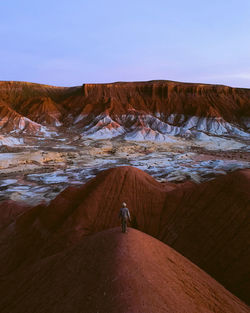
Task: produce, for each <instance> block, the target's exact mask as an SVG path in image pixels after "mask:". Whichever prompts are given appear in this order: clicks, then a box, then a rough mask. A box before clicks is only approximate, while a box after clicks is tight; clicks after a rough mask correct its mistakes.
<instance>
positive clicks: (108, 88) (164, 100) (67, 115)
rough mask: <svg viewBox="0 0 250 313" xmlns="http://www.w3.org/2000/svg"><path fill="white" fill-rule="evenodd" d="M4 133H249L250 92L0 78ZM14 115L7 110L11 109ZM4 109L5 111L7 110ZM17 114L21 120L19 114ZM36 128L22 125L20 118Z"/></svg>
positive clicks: (149, 136)
mask: <svg viewBox="0 0 250 313" xmlns="http://www.w3.org/2000/svg"><path fill="white" fill-rule="evenodd" d="M0 101H1V103H2V105H3V104H4V106H5V111H4V112H1V111H0V117H1V118H2V119H4V120H5V123H4V125H2V126H1V125H0V126H1V129H2V132H3V131H5V130H6V129H7V130H8V131H9V130H10V129H13V130H15V131H18V130H19V129H20V131H22V130H23V129H24V128H26V129H27V130H29V133H36V131H37V132H39V130H40V129H39V127H42V125H43V127H45V126H46V127H52V128H56V129H57V130H58V131H60V129H61V128H60V127H61V126H62V127H63V126H64V127H67V128H71V129H72V130H74V131H77V132H79V133H80V134H81V135H82V136H83V137H84V138H86V137H90V138H96V139H100V138H101V139H102V138H107V137H108V138H110V137H122V138H125V139H126V140H157V141H171V140H173V139H172V138H171V136H184V137H191V138H193V137H194V138H198V139H204V138H205V139H207V137H206V136H207V135H212V136H216V135H225V136H227V135H230V136H236V137H244V138H245V137H247V138H248V137H249V126H250V124H249V122H250V111H249V103H250V90H249V89H243V88H231V87H227V86H220V85H205V84H191V83H178V82H172V81H149V82H132V83H125V82H124V83H122V82H121V83H112V84H84V85H83V86H80V87H71V88H66V87H52V86H47V85H39V84H31V83H22V82H0ZM7 109H8V110H9V111H10V112H12V114H11V113H8V114H6V110H7ZM2 111H3V110H2ZM15 115H16V116H18V118H16V117H15ZM21 117H22V118H23V119H25V121H26V124H27V123H28V122H29V123H32V122H33V123H34V125H36V128H37V130H36V129H34V127H31V128H27V126H25V127H24V126H23V124H24V122H22V123H21V126H20V121H19V119H20V118H21Z"/></svg>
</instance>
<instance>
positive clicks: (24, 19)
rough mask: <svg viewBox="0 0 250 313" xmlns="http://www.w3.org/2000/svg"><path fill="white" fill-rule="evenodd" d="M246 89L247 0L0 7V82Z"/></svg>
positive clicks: (85, 0)
mask: <svg viewBox="0 0 250 313" xmlns="http://www.w3.org/2000/svg"><path fill="white" fill-rule="evenodd" d="M154 79H166V80H175V81H184V82H200V83H214V84H224V85H229V86H234V87H246V88H250V0H209V1H201V0H175V1H173V0H171V1H169V0H154V1H152V0H150V1H148V0H126V1H120V0H103V1H101V0H70V1H69V0H67V1H66V0H60V1H58V0H49V1H48V0H43V1H41V0H36V1H34V0H8V1H5V0H0V80H15V81H29V82H36V83H44V84H50V85H56V86H76V85H81V84H83V83H105V82H115V81H145V80H154Z"/></svg>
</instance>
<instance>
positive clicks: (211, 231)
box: [0, 167, 250, 312]
mask: <svg viewBox="0 0 250 313" xmlns="http://www.w3.org/2000/svg"><path fill="white" fill-rule="evenodd" d="M249 181H250V170H240V171H236V172H233V173H230V174H228V175H225V176H221V177H218V178H216V179H215V180H213V181H209V182H206V183H202V184H199V185H197V184H194V183H186V184H180V185H176V186H174V185H173V184H161V183H159V182H157V181H155V180H154V179H153V178H152V177H151V176H149V175H148V174H146V173H144V172H143V171H141V170H139V169H136V168H132V167H120V168H114V169H110V170H107V171H103V172H101V173H100V174H98V175H97V177H96V178H94V179H92V180H90V181H89V182H88V183H86V184H85V185H83V186H82V187H81V188H72V187H70V188H68V189H66V190H64V191H63V192H62V193H61V194H60V195H59V196H57V197H56V199H55V200H53V201H51V203H50V205H49V206H47V207H46V206H44V205H40V206H36V207H34V208H32V209H29V210H28V211H26V212H25V213H24V214H22V215H21V216H19V217H18V218H17V219H16V222H15V223H11V224H9V226H8V225H7V226H5V228H4V229H3V230H2V232H1V234H0V240H1V241H0V243H1V247H0V251H1V254H0V271H1V273H2V274H1V275H6V273H10V274H11V273H16V271H21V272H22V268H27V267H29V265H30V264H39V263H40V262H43V261H44V260H46V259H47V258H50V257H53V255H55V254H57V253H64V252H65V250H66V249H68V248H71V247H72V246H74V245H75V244H78V243H79V242H81V241H82V240H83V238H84V237H85V236H88V235H91V234H94V233H97V232H100V231H102V230H105V229H109V228H112V227H115V226H118V225H119V221H118V212H119V208H120V205H121V203H122V202H123V201H125V202H127V204H128V207H129V209H130V211H131V215H132V223H131V226H132V227H133V228H137V229H138V230H140V231H142V232H144V233H147V234H149V235H151V236H153V237H156V238H158V239H160V240H161V241H163V242H164V243H166V244H168V245H170V246H171V247H172V248H174V249H175V250H177V251H178V252H180V253H181V254H182V255H184V256H185V257H187V258H189V259H190V260H191V261H193V262H194V263H195V264H196V265H198V266H199V267H201V268H202V269H204V270H205V271H206V272H207V273H209V274H210V275H211V276H213V277H214V278H215V279H216V280H217V281H219V282H220V283H222V284H223V285H224V286H225V287H226V288H227V289H228V290H230V291H231V292H233V293H234V294H236V295H237V296H238V297H240V298H241V299H242V300H244V301H245V302H247V301H248V300H249V299H248V295H249V291H250V283H249V274H248V265H249V264H250V259H249V250H248V249H249V238H250V236H249V235H250V229H249V223H248V222H249V211H250V210H249V209H250V206H249V203H250V201H249V200H250V190H249ZM138 249H139V248H138ZM13 275H14V274H13ZM197 312H200V311H197ZM218 312H219V311H218ZM229 312H230V311H229Z"/></svg>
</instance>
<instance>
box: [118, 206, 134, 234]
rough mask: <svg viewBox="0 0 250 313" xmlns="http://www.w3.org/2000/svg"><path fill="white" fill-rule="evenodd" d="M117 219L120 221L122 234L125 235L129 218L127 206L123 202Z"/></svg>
mask: <svg viewBox="0 0 250 313" xmlns="http://www.w3.org/2000/svg"><path fill="white" fill-rule="evenodd" d="M119 218H120V220H121V226H122V232H123V233H125V232H126V231H127V220H128V219H129V220H130V222H131V218H130V213H129V209H128V208H127V204H126V203H125V202H123V204H122V207H121V209H120V213H119Z"/></svg>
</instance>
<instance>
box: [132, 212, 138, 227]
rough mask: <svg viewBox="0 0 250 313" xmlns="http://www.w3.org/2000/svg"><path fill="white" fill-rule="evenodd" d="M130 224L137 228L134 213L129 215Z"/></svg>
mask: <svg viewBox="0 0 250 313" xmlns="http://www.w3.org/2000/svg"><path fill="white" fill-rule="evenodd" d="M130 225H131V227H132V228H135V229H138V223H137V220H136V216H134V215H132V216H131V222H130Z"/></svg>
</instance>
